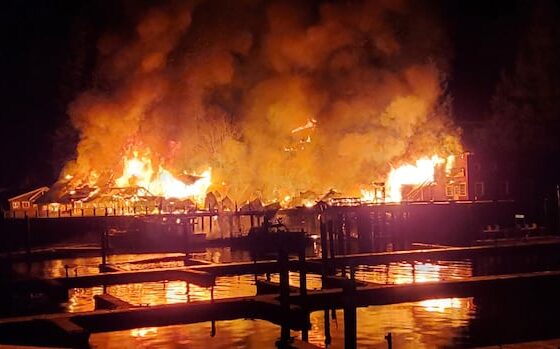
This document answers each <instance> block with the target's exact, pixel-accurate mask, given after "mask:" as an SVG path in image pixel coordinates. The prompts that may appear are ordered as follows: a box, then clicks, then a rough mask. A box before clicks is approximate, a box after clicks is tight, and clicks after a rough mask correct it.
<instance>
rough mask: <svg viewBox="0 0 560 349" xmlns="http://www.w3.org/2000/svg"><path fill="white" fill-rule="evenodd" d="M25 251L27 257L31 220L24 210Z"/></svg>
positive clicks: (28, 254)
mask: <svg viewBox="0 0 560 349" xmlns="http://www.w3.org/2000/svg"><path fill="white" fill-rule="evenodd" d="M25 252H26V254H27V257H30V256H31V221H30V220H29V216H28V215H27V212H25Z"/></svg>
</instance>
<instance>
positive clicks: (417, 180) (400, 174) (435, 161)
mask: <svg viewBox="0 0 560 349" xmlns="http://www.w3.org/2000/svg"><path fill="white" fill-rule="evenodd" d="M443 164H445V173H446V174H447V175H450V174H451V170H452V169H453V165H454V164H455V156H454V155H449V156H447V157H446V158H442V157H440V156H438V155H433V156H432V157H427V156H425V157H422V158H420V159H418V160H416V163H415V164H414V165H412V164H404V165H402V166H399V167H397V168H393V169H391V171H390V172H389V174H388V175H387V178H386V183H385V185H386V187H387V194H386V196H385V195H384V192H383V191H382V190H380V188H378V187H376V188H375V189H373V190H371V189H363V188H362V189H360V191H361V198H360V201H361V202H364V203H382V202H401V201H402V188H403V186H404V185H418V186H421V185H425V184H431V183H434V182H435V171H436V167H437V166H440V165H443ZM376 184H377V183H376Z"/></svg>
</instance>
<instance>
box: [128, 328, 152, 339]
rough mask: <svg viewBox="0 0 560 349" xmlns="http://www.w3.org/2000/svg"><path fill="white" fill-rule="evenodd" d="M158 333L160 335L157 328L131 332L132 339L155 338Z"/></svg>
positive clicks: (138, 329) (134, 329)
mask: <svg viewBox="0 0 560 349" xmlns="http://www.w3.org/2000/svg"><path fill="white" fill-rule="evenodd" d="M157 333H158V328H157V327H143V328H133V329H132V330H130V335H131V336H132V337H147V336H154V335H156V334H157Z"/></svg>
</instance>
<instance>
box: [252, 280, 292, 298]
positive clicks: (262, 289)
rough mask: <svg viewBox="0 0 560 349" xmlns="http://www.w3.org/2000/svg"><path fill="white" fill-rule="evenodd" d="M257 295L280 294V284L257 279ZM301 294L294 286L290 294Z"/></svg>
mask: <svg viewBox="0 0 560 349" xmlns="http://www.w3.org/2000/svg"><path fill="white" fill-rule="evenodd" d="M256 286H257V294H258V295H261V294H279V293H280V283H278V282H274V281H268V280H262V279H257V281H256ZM296 292H299V289H298V288H297V287H294V286H290V293H296Z"/></svg>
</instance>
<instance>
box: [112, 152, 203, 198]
mask: <svg viewBox="0 0 560 349" xmlns="http://www.w3.org/2000/svg"><path fill="white" fill-rule="evenodd" d="M194 176H195V177H198V178H197V179H196V180H195V182H194V183H191V184H186V183H184V182H183V181H181V180H179V179H177V178H175V177H174V176H173V175H172V174H171V172H169V171H168V170H166V169H165V168H163V166H159V167H158V168H157V170H156V169H154V166H153V164H152V160H151V158H150V157H149V156H139V155H138V152H134V154H133V157H132V158H128V157H125V158H124V168H123V175H122V176H121V177H119V178H117V180H116V181H115V184H116V185H117V186H119V187H128V186H131V185H133V186H139V187H143V188H145V189H147V190H148V191H149V192H150V193H152V194H153V195H157V196H163V197H165V198H166V199H168V198H177V199H187V198H188V199H193V200H194V201H195V202H197V203H201V202H203V201H204V198H205V197H206V192H207V191H208V188H209V187H210V185H211V184H212V169H211V168H208V169H207V170H206V171H204V172H202V173H201V174H198V175H197V174H195V175H194Z"/></svg>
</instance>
